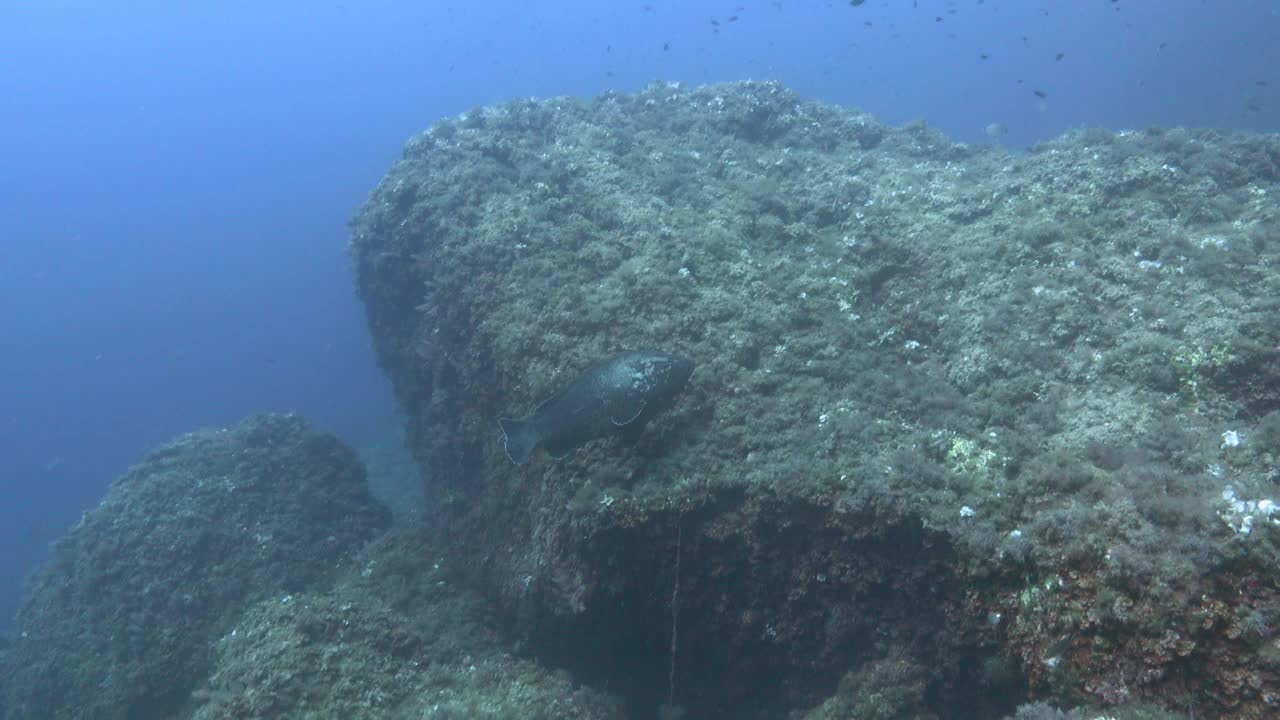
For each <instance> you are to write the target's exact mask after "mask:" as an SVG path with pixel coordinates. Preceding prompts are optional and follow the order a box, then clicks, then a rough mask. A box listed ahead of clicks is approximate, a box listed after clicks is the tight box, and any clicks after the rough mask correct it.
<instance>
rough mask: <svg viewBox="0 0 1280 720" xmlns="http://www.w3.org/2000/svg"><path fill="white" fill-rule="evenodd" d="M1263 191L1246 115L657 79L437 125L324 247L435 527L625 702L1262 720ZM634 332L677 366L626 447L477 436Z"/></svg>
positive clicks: (481, 577) (1266, 368)
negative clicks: (1026, 127)
mask: <svg viewBox="0 0 1280 720" xmlns="http://www.w3.org/2000/svg"><path fill="white" fill-rule="evenodd" d="M1278 192H1280V138H1277V137H1275V136H1257V135H1242V134H1233V133H1226V132H1217V131H1195V130H1184V129H1168V130H1163V129H1151V130H1145V131H1137V132H1110V131H1103V130H1082V131H1077V132H1072V133H1069V134H1067V135H1065V136H1063V137H1060V138H1058V139H1056V140H1053V141H1051V142H1047V143H1044V144H1043V145H1040V146H1037V147H1035V148H1033V149H1032V150H1031V151H1030V152H1029V153H1027V154H1022V155H1012V154H1008V153H1006V152H1004V151H1001V150H999V149H996V148H992V147H975V146H966V145H961V144H957V143H953V142H951V141H949V140H948V139H947V138H945V137H943V136H942V135H940V134H939V133H937V132H934V131H932V130H930V129H929V128H928V127H927V126H926V124H924V123H914V124H911V125H908V126H905V127H901V128H892V127H888V126H885V125H883V124H881V123H879V122H877V121H876V120H875V119H873V118H872V117H870V116H868V115H866V114H864V113H860V112H857V111H853V110H849V109H845V108H840V107H835V106H831V105H826V104H821V103H816V102H812V101H809V100H806V99H805V98H802V97H800V96H798V95H797V94H796V93H794V92H792V91H790V90H788V89H787V88H786V87H784V86H782V85H779V84H777V83H768V82H745V83H734V84H726V85H717V86H709V87H701V88H693V89H688V88H684V87H680V86H676V85H670V84H660V85H654V86H651V87H649V88H647V89H645V90H643V91H642V92H639V93H637V94H633V95H626V94H616V93H613V94H606V95H603V96H600V97H597V98H594V99H591V100H577V99H571V98H555V99H549V100H521V101H515V102H510V103H506V104H502V105H496V106H491V107H483V108H477V109H475V110H473V111H470V112H467V113H465V114H463V115H462V116H460V117H457V118H454V119H450V120H446V121H443V122H440V123H438V124H436V125H435V126H434V127H432V128H431V129H429V130H427V131H425V132H423V133H422V134H420V135H418V136H416V137H414V138H413V139H411V140H410V141H409V142H408V143H407V145H406V147H405V149H404V153H403V156H402V158H401V159H400V160H399V161H398V162H396V163H395V165H394V166H393V167H392V168H391V169H390V171H389V172H388V174H387V175H386V177H385V178H384V179H383V180H382V182H381V183H380V184H379V185H378V186H377V188H376V189H375V190H374V191H373V192H372V194H371V196H370V198H369V200H368V201H367V203H366V204H365V205H364V206H363V207H362V208H360V210H359V211H358V212H357V213H356V215H355V217H354V218H353V220H352V239H351V242H350V253H351V257H352V260H353V266H354V270H355V280H356V286H357V289H358V292H359V295H360V298H361V299H362V301H363V302H364V305H365V308H366V313H367V317H368V324H369V328H370V331H371V333H372V336H373V341H374V347H375V349H376V353H377V357H378V360H379V363H380V365H381V366H382V368H384V370H385V371H386V373H387V374H388V376H389V377H390V379H391V381H392V383H393V386H394V388H395V392H396V395H397V398H398V400H399V403H400V405H401V406H402V408H403V410H404V411H405V412H406V413H407V416H408V437H409V442H410V445H411V447H412V449H413V451H414V454H415V456H416V457H417V459H418V461H419V462H420V464H421V465H422V466H423V468H424V475H425V477H427V478H428V479H429V482H428V483H427V485H428V487H427V490H428V493H429V501H428V504H429V505H430V507H431V510H432V516H431V518H430V521H429V522H430V523H431V525H432V527H433V529H434V530H435V531H436V532H438V533H439V537H440V538H441V542H442V543H443V545H442V552H443V553H444V555H445V556H447V557H449V558H450V559H451V561H452V562H454V563H455V564H456V566H458V567H460V568H462V569H463V570H464V572H465V579H466V582H467V583H468V584H469V585H470V586H471V587H473V588H476V589H478V590H481V591H483V592H484V593H485V594H486V595H487V596H489V597H490V598H492V599H493V600H494V601H495V602H496V603H497V610H496V615H495V620H496V621H497V622H498V624H499V626H500V627H502V628H503V629H504V631H505V632H508V633H511V634H512V635H513V636H514V637H517V638H519V639H520V641H521V643H522V644H523V646H524V647H526V648H527V649H528V650H529V651H531V652H532V653H534V654H535V655H536V656H537V657H539V658H540V659H542V660H543V661H545V662H548V663H551V664H554V665H556V666H559V667H563V668H566V669H568V670H569V671H570V672H572V673H574V674H575V676H576V677H577V678H579V679H581V680H583V681H586V682H588V683H589V684H592V685H595V686H597V687H608V688H610V690H611V691H613V692H617V693H619V694H621V695H622V696H623V697H624V698H625V699H626V700H627V702H628V704H629V708H630V709H631V711H632V714H633V716H635V717H649V716H654V715H656V714H657V713H659V712H660V711H661V712H662V713H663V714H664V716H667V717H673V716H676V715H679V714H680V713H682V712H683V713H688V715H689V716H690V717H699V718H720V717H726V718H727V717H734V718H776V717H786V716H787V714H788V713H800V712H805V711H812V712H813V713H820V712H821V711H822V708H824V707H825V708H838V710H836V711H833V712H835V713H841V712H845V711H846V710H847V709H848V708H849V707H855V706H858V707H861V706H859V705H858V702H860V699H865V698H866V697H869V696H872V695H874V696H876V697H880V698H896V700H894V702H893V703H891V707H889V708H887V709H886V708H885V707H881V706H876V707H872V708H870V709H868V710H866V714H863V715H856V716H859V717H864V716H865V717H873V716H874V717H882V716H883V717H890V716H898V715H904V716H912V714H916V715H928V714H933V715H936V716H938V717H944V718H960V717H975V716H985V717H994V716H998V715H1000V714H1003V713H1011V712H1013V711H1014V709H1015V706H1016V705H1018V704H1020V703H1028V702H1031V701H1033V700H1041V699H1042V700H1046V701H1049V702H1052V703H1054V704H1056V705H1058V706H1062V707H1067V706H1076V705H1091V706H1113V707H1114V708H1117V709H1116V710H1115V713H1118V712H1120V711H1122V710H1123V708H1125V707H1129V706H1132V705H1133V704H1135V703H1140V702H1147V703H1152V704H1154V705H1157V706H1162V707H1164V708H1168V709H1170V711H1177V712H1182V713H1185V712H1187V711H1193V712H1194V713H1195V716H1196V717H1236V718H1261V717H1264V716H1269V715H1270V714H1273V713H1274V712H1276V709H1277V707H1280V705H1277V697H1280V674H1278V670H1280V645H1278V644H1277V642H1278V639H1280V633H1278V632H1277V629H1276V628H1277V623H1278V622H1280V598H1278V596H1277V579H1278V571H1277V568H1280V565H1278V564H1277V562H1278V560H1280V557H1278V556H1277V552H1276V541H1277V539H1280V508H1278V507H1277V505H1276V503H1275V501H1274V500H1273V498H1274V497H1275V496H1276V495H1277V494H1280V488H1277V486H1276V482H1277V480H1278V479H1280V477H1278V475H1277V457H1278V456H1280V349H1278V348H1280V273H1278V272H1277V262H1280V210H1278V209H1277V205H1276V201H1275V198H1276V195H1277V193H1278ZM650 347H653V348H661V349H663V350H665V351H669V352H674V353H680V354H682V355H686V356H688V357H690V358H692V359H693V360H694V361H695V362H696V364H697V370H696V371H695V372H694V374H693V376H692V378H691V380H690V381H689V387H688V389H687V391H686V393H685V395H684V397H683V398H682V399H680V400H679V401H678V402H677V403H676V405H675V406H674V407H673V408H672V409H670V410H669V411H667V412H665V413H664V414H663V415H661V416H659V417H658V418H657V419H655V421H653V422H652V423H651V426H650V427H649V428H648V429H647V431H646V433H645V435H644V436H643V437H642V438H641V439H640V441H639V442H638V443H637V444H636V445H635V446H634V447H629V446H626V445H625V444H623V443H620V442H618V441H616V440H602V441H597V442H593V443H590V444H588V445H587V446H585V447H583V448H581V449H579V450H578V451H577V452H576V453H574V454H573V455H572V456H571V457H569V458H566V459H564V460H559V461H556V460H552V459H549V458H546V457H540V458H536V459H535V460H533V461H532V462H530V463H529V464H528V465H525V466H515V465H513V464H512V463H511V462H510V461H509V460H508V459H507V457H506V456H505V455H504V453H503V450H502V443H501V439H500V433H499V432H498V427H497V423H496V420H497V418H499V417H502V416H510V415H512V414H514V413H519V412H523V411H524V410H526V409H527V408H530V407H533V406H534V405H536V404H537V403H538V402H540V401H541V400H543V399H545V398H547V397H548V396H550V395H551V393H553V392H554V391H555V390H556V388H557V387H559V386H561V385H562V384H563V383H564V382H565V381H566V380H567V379H569V378H572V377H574V376H575V375H576V374H577V373H578V372H581V371H582V370H583V369H584V368H586V367H589V366H590V365H591V363H592V362H594V361H596V360H598V359H600V358H603V357H607V356H609V355H611V354H613V353H616V352H619V351H623V350H628V349H634V348H650ZM859 688H862V690H859ZM866 688H872V689H875V690H874V692H872V691H869V690H866ZM854 695H856V696H857V697H852V696H854ZM842 698H844V699H842ZM850 698H852V699H850ZM886 702H888V701H886ZM659 706H661V708H660V707H659ZM1036 707H1039V706H1036ZM1043 707H1045V708H1048V706H1047V705H1046V706H1043ZM1050 710H1051V708H1050ZM850 712H852V711H850ZM877 712H880V713H894V712H896V713H898V715H893V714H880V715H876V714H874V713H877ZM1024 712H1027V713H1029V712H1031V711H1024ZM1046 712H1048V711H1046ZM1055 712H1056V711H1055ZM1115 713H1113V714H1115ZM822 716H824V715H820V714H815V715H813V717H822ZM842 716H843V715H842Z"/></svg>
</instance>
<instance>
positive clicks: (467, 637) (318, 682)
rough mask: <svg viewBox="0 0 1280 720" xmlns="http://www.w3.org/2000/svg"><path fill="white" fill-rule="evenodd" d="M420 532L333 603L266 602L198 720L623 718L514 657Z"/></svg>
mask: <svg viewBox="0 0 1280 720" xmlns="http://www.w3.org/2000/svg"><path fill="white" fill-rule="evenodd" d="M424 534H425V533H424V531H423V530H422V529H405V530H399V531H396V533H395V534H393V535H391V536H389V537H387V538H385V539H383V540H382V541H380V542H379V543H378V544H377V545H376V546H375V547H372V548H370V549H369V550H368V551H367V552H365V553H363V554H362V555H361V557H360V558H359V561H360V568H359V569H360V571H359V573H357V574H353V575H352V576H351V577H350V578H348V579H347V581H345V582H343V583H342V584H341V585H340V586H339V587H338V588H337V589H336V590H335V592H333V593H331V594H329V595H316V594H305V593H304V594H299V595H287V596H284V597H280V598H271V599H268V600H265V601H263V602H262V603H260V604H258V605H256V606H254V607H252V608H251V609H250V610H249V611H248V612H246V613H245V614H244V616H243V617H241V619H240V620H239V622H237V623H236V624H235V626H234V627H232V628H231V630H229V631H228V632H227V633H225V634H224V635H223V636H222V638H221V639H220V640H219V641H218V642H217V646H216V647H217V655H218V659H217V662H216V663H215V669H214V672H213V674H212V675H211V677H210V679H209V681H208V684H207V685H206V686H205V687H204V688H202V689H201V690H200V691H199V692H198V693H197V695H198V696H199V697H200V698H201V699H202V700H203V701H204V703H205V704H204V705H203V706H202V707H201V708H200V709H199V710H198V711H197V712H196V714H195V716H194V717H195V718H196V720H214V719H215V718H227V717H291V718H304V717H305V718H342V719H343V720H359V719H361V718H370V719H372V718H415V719H422V720H429V719H430V720H453V719H459V720H461V719H464V718H465V719H469V720H486V719H488V720H498V719H507V718H510V719H511V720H517V719H518V720H536V719H539V718H541V719H544V720H621V719H622V718H623V717H624V715H623V714H622V711H621V708H620V707H619V705H618V703H617V702H616V701H614V700H612V699H610V698H608V697H606V696H604V695H601V694H600V693H597V692H595V691H592V690H587V689H584V688H581V687H577V686H575V685H574V683H573V682H571V681H570V679H569V678H568V677H567V676H565V675H563V674H556V673H552V672H549V671H547V670H544V669H542V668H540V667H538V666H536V665H535V664H534V663H533V662H531V661H529V660H522V659H517V658H514V657H512V656H510V655H509V654H508V653H506V652H505V651H504V650H503V647H502V645H503V643H502V641H501V640H500V638H499V636H498V635H496V634H495V633H494V632H493V631H492V630H490V629H488V628H487V627H486V626H485V625H484V624H483V623H482V622H481V618H482V617H483V613H484V610H483V604H482V603H481V602H480V600H479V599H478V598H476V597H474V596H472V595H470V594H469V593H467V592H465V591H463V590H462V589H461V588H458V587H457V586H455V584H454V583H453V578H454V576H455V573H453V572H452V571H450V570H449V569H448V567H447V564H446V563H443V562H442V561H441V558H440V556H439V553H438V551H437V550H436V549H435V548H434V547H432V545H431V544H430V543H429V542H427V541H426V538H425V537H424Z"/></svg>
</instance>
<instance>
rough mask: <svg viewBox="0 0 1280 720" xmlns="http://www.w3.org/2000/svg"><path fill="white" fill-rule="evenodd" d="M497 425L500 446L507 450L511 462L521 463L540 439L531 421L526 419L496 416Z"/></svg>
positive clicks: (531, 452)
mask: <svg viewBox="0 0 1280 720" xmlns="http://www.w3.org/2000/svg"><path fill="white" fill-rule="evenodd" d="M498 427H500V428H502V447H503V449H505V450H506V451H507V457H509V458H511V462H513V463H515V464H517V465H523V464H524V462H525V461H526V460H528V459H529V456H530V455H532V454H533V451H534V450H535V449H536V448H537V447H538V442H539V441H540V440H541V438H539V437H538V433H537V430H535V429H534V427H533V423H530V422H529V421H527V420H514V419H512V418H498Z"/></svg>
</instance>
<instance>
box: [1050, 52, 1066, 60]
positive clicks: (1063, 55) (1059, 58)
mask: <svg viewBox="0 0 1280 720" xmlns="http://www.w3.org/2000/svg"><path fill="white" fill-rule="evenodd" d="M1066 56H1067V54H1066V53H1058V54H1057V56H1056V57H1054V58H1053V61H1054V62H1062V58H1064V57H1066Z"/></svg>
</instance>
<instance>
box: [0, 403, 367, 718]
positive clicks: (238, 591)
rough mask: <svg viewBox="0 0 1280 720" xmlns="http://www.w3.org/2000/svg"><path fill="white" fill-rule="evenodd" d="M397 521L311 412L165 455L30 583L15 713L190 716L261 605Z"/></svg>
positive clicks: (323, 573) (9, 695)
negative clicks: (314, 425) (225, 637)
mask: <svg viewBox="0 0 1280 720" xmlns="http://www.w3.org/2000/svg"><path fill="white" fill-rule="evenodd" d="M388 523H389V516H388V514H387V512H386V510H384V509H383V508H381V507H380V506H378V505H376V504H375V503H374V502H373V500H372V499H371V497H370V496H369V493H368V490H367V488H366V484H365V475H364V467H363V465H361V463H360V461H359V458H358V457H357V456H356V454H355V453H354V452H353V451H351V450H350V449H349V448H347V447H346V446H345V445H343V444H342V443H341V442H340V441H339V440H338V439H337V438H335V437H333V436H332V435H329V434H325V433H319V432H316V431H315V430H312V429H311V428H310V427H309V426H308V425H307V424H306V423H305V422H304V421H303V420H302V419H300V418H297V417H293V416H258V417H254V418H252V419H250V420H247V421H245V422H244V423H242V424H241V425H239V426H237V427H235V428H232V429H230V430H215V431H206V432H199V433H193V434H190V435H186V436H184V437H182V438H180V439H178V440H177V441H175V442H173V443H171V444H169V445H166V446H164V447H162V448H160V449H158V450H156V451H154V452H152V453H151V454H150V455H149V456H148V457H147V458H146V459H145V460H144V461H143V462H142V463H141V464H139V465H137V466H136V467H134V468H133V469H131V470H130V471H129V472H128V474H126V475H125V476H124V477H122V478H120V479H119V480H117V481H116V482H115V483H114V484H113V485H112V487H111V490H110V492H109V493H108V494H107V496H106V498H105V499H104V500H103V501H102V503H101V504H100V505H99V506H98V507H97V508H95V509H94V510H92V511H90V512H88V513H86V514H85V516H84V518H83V519H82V520H81V522H80V524H79V525H78V526H77V527H76V528H75V529H73V530H72V531H71V532H70V533H68V534H67V535H66V536H65V537H63V538H62V539H60V540H59V541H58V543H57V544H56V545H55V546H54V548H53V551H52V554H51V558H50V560H49V562H48V563H47V564H46V565H45V566H44V567H43V568H41V569H40V570H39V571H37V572H36V573H35V575H34V576H33V577H32V578H31V581H30V585H29V587H28V589H27V593H26V596H25V597H24V600H23V603H22V606H21V609H20V610H19V613H18V624H17V627H18V630H19V633H20V634H19V637H18V638H16V639H15V641H14V644H13V647H12V648H11V652H9V654H8V656H7V657H6V658H4V662H3V668H0V669H2V670H3V673H2V674H3V675H4V692H5V696H6V697H5V701H6V703H5V704H6V705H7V711H8V713H9V714H8V715H7V716H6V717H12V718H22V719H26V718H53V717H57V718H131V719H135V720H136V719H139V718H171V717H175V716H178V715H179V713H180V712H183V711H184V710H183V708H184V707H185V706H186V705H187V703H188V701H189V698H190V694H191V691H192V690H193V689H194V688H195V687H196V686H197V685H199V684H200V683H201V682H203V680H204V678H205V676H206V674H207V673H208V672H209V668H210V663H211V660H212V657H211V649H210V646H211V643H212V642H213V641H214V640H216V639H217V638H218V637H220V636H221V635H222V634H223V632H224V630H226V629H227V628H228V627H229V626H230V625H231V624H232V623H234V622H235V621H236V619H237V618H238V617H239V615H240V613H241V612H243V611H244V609H245V608H246V607H247V606H248V605H249V604H251V603H252V602H255V601H256V600H258V599H260V598H263V597H279V596H280V595H282V594H286V593H296V592H300V591H304V590H319V589H321V588H324V587H325V586H327V585H328V584H329V583H330V582H331V580H332V578H333V576H334V571H335V568H336V567H337V566H339V565H340V564H341V563H342V562H343V561H344V559H345V558H347V557H348V556H349V555H350V554H351V553H353V552H354V551H356V550H357V549H359V548H360V547H361V546H362V545H364V544H365V543H366V542H368V541H369V540H371V539H372V538H373V537H374V536H375V535H376V534H377V533H378V532H380V531H381V530H382V529H383V528H384V527H385V526H386V525H387V524H388Z"/></svg>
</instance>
